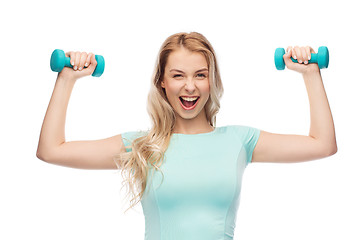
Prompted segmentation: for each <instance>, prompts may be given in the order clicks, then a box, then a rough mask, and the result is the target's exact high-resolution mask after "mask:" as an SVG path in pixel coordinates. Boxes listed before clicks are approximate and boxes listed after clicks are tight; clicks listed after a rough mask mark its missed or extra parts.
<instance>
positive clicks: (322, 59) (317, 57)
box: [274, 46, 329, 70]
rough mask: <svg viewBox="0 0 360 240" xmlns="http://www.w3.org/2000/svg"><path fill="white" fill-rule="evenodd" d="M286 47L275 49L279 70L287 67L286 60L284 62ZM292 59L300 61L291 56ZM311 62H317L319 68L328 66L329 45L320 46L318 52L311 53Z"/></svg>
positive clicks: (276, 63) (275, 58)
mask: <svg viewBox="0 0 360 240" xmlns="http://www.w3.org/2000/svg"><path fill="white" fill-rule="evenodd" d="M284 54H285V49H284V48H277V49H276V50H275V56H274V60H275V67H276V69H277V70H284V69H285V62H284V58H283V56H284ZM291 60H292V61H293V62H294V63H298V61H297V60H296V59H293V58H291ZM309 63H317V64H318V66H319V68H320V69H322V68H327V67H328V65H329V50H328V48H327V47H325V46H322V47H319V49H318V53H311V59H310V60H309Z"/></svg>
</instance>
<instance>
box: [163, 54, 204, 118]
mask: <svg viewBox="0 0 360 240" xmlns="http://www.w3.org/2000/svg"><path fill="white" fill-rule="evenodd" d="M208 77H209V71H208V66H207V62H206V59H205V56H204V55H203V54H201V53H198V52H191V51H189V50H187V49H185V48H180V49H178V50H176V51H173V52H171V53H170V55H169V56H168V60H167V63H166V66H165V73H164V78H163V81H162V82H161V86H162V87H163V88H164V89H165V92H166V96H167V98H168V100H169V102H170V104H171V106H172V107H173V109H174V110H175V112H176V118H177V121H178V120H179V118H180V120H191V119H198V120H199V118H200V119H203V120H206V116H205V108H204V106H205V104H206V102H207V100H208V99H209V94H210V85H209V79H208Z"/></svg>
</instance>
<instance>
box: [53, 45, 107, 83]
mask: <svg viewBox="0 0 360 240" xmlns="http://www.w3.org/2000/svg"><path fill="white" fill-rule="evenodd" d="M95 59H96V62H97V65H96V68H95V70H94V72H93V74H92V76H93V77H100V76H101V75H102V74H103V72H104V69H105V59H104V57H103V56H101V55H95ZM64 67H70V68H72V67H73V66H72V65H71V64H70V58H69V57H66V56H65V52H64V51H63V50H60V49H55V50H54V51H53V53H52V54H51V58H50V68H51V70H52V71H54V72H61V70H63V68H64Z"/></svg>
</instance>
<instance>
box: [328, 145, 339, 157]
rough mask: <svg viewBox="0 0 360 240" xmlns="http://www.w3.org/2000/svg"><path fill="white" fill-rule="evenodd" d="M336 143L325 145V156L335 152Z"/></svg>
mask: <svg viewBox="0 0 360 240" xmlns="http://www.w3.org/2000/svg"><path fill="white" fill-rule="evenodd" d="M337 150H338V149H337V144H336V143H335V144H332V145H330V147H327V150H326V151H325V156H326V157H329V156H332V155H334V154H335V153H337Z"/></svg>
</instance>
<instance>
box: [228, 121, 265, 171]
mask: <svg viewBox="0 0 360 240" xmlns="http://www.w3.org/2000/svg"><path fill="white" fill-rule="evenodd" d="M233 128H234V130H235V132H236V134H237V135H238V136H239V137H240V139H241V141H242V144H243V146H244V148H245V150H246V163H247V164H248V163H251V159H252V154H253V151H254V149H255V146H256V144H257V142H258V140H259V136H260V129H257V128H253V127H249V126H241V125H234V126H233Z"/></svg>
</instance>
